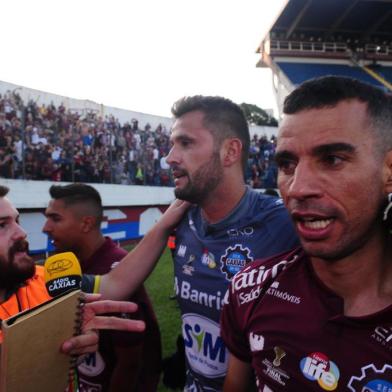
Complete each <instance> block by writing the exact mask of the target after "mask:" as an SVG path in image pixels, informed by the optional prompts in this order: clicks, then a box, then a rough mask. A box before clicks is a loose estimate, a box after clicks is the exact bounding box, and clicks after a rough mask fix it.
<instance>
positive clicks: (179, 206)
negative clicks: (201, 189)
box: [158, 199, 192, 231]
mask: <svg viewBox="0 0 392 392" xmlns="http://www.w3.org/2000/svg"><path fill="white" fill-rule="evenodd" d="M191 205H192V204H191V203H189V202H188V201H185V200H180V199H175V200H174V201H173V203H171V204H170V206H169V208H168V209H167V210H166V211H165V213H164V214H163V215H162V216H161V218H160V220H159V222H158V223H159V224H160V225H161V226H163V227H164V228H165V229H166V230H168V231H171V230H172V229H174V227H175V226H176V225H177V224H178V223H179V222H180V220H181V219H182V217H183V215H184V213H185V211H187V210H188V208H189V207H190V206H191Z"/></svg>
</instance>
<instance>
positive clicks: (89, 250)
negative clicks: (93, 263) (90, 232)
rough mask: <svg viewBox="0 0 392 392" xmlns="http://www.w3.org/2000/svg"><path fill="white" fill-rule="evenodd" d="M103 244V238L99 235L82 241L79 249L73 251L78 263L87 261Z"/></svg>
mask: <svg viewBox="0 0 392 392" xmlns="http://www.w3.org/2000/svg"><path fill="white" fill-rule="evenodd" d="M104 242H105V237H104V236H103V235H102V234H101V233H99V234H98V235H94V236H91V237H90V238H88V239H86V240H85V241H83V243H82V245H81V246H79V249H78V250H77V251H75V253H76V256H77V258H78V259H79V261H80V262H83V261H84V260H88V259H89V258H90V257H91V256H92V255H93V254H94V253H95V252H96V251H97V250H98V249H99V248H100V247H101V246H102V245H103V244H104Z"/></svg>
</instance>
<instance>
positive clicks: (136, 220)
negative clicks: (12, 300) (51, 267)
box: [0, 179, 174, 254]
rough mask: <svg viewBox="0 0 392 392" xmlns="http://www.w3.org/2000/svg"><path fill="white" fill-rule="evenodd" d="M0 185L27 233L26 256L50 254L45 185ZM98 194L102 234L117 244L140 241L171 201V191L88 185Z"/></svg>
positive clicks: (17, 182)
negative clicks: (45, 225) (44, 227)
mask: <svg viewBox="0 0 392 392" xmlns="http://www.w3.org/2000/svg"><path fill="white" fill-rule="evenodd" d="M0 183H1V185H5V186H7V187H9V188H10V193H9V194H8V197H9V199H10V200H11V201H12V202H13V204H14V205H15V207H16V208H18V210H19V212H20V223H21V225H22V227H23V228H24V230H25V231H26V233H27V239H28V241H29V243H30V252H31V253H33V254H37V253H38V254H42V253H46V252H49V251H51V250H53V247H52V245H51V243H50V241H49V239H48V237H47V235H46V234H44V233H42V231H41V230H42V227H43V225H44V223H45V214H44V211H45V208H46V206H47V205H48V203H49V200H50V195H49V192H48V190H49V187H50V186H51V185H52V184H57V185H59V184H66V183H59V182H56V183H53V182H49V181H25V180H6V179H1V181H0ZM90 185H92V186H93V187H94V188H96V189H97V190H98V192H99V193H100V195H101V197H102V203H103V206H104V221H103V222H102V225H101V230H102V232H103V233H104V234H105V235H107V236H109V237H111V238H113V239H114V240H117V241H126V240H136V239H139V238H141V237H142V236H143V235H144V234H145V233H146V232H147V231H148V230H149V229H150V228H151V227H152V226H153V225H154V224H155V222H156V221H157V220H158V219H159V217H160V216H161V215H162V212H163V211H164V210H165V209H166V208H167V206H168V205H169V204H170V203H171V202H172V201H173V199H174V194H173V189H172V188H163V187H150V186H137V185H129V186H127V185H111V184H90Z"/></svg>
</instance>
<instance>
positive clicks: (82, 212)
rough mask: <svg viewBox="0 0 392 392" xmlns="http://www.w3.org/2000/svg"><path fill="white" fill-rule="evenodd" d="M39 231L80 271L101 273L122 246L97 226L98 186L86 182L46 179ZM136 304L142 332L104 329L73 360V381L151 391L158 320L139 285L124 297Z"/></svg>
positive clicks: (158, 367)
mask: <svg viewBox="0 0 392 392" xmlns="http://www.w3.org/2000/svg"><path fill="white" fill-rule="evenodd" d="M49 193H50V196H51V198H52V199H51V200H50V201H49V205H48V207H47V208H46V211H45V215H46V222H45V224H44V227H43V229H42V231H43V232H44V233H46V234H48V235H49V237H50V238H51V239H52V241H53V245H54V246H55V248H56V251H59V252H68V251H71V252H73V253H75V255H76V257H77V258H78V260H79V262H80V265H81V268H82V272H83V273H84V274H86V273H87V274H105V273H108V272H109V271H110V270H111V269H112V268H114V267H115V265H116V264H117V262H118V261H120V260H121V259H122V258H123V257H124V256H125V255H127V253H128V252H127V251H126V250H125V249H122V248H120V247H119V246H118V245H117V244H115V243H114V241H113V240H112V239H111V238H110V237H105V236H104V235H103V234H102V232H101V222H102V220H103V207H102V200H101V196H100V194H99V193H98V191H97V190H96V189H95V188H94V187H92V186H90V185H87V184H80V183H73V184H68V185H52V186H51V187H50V189H49ZM129 300H130V301H132V302H135V303H137V304H138V306H139V309H138V312H137V313H136V314H134V315H133V317H134V318H137V319H141V320H143V321H144V322H145V324H146V329H145V331H144V332H143V333H133V334H132V333H127V334H124V333H122V332H113V331H105V332H104V333H101V336H100V341H99V350H98V351H97V352H96V353H92V354H90V355H89V356H86V357H85V359H84V361H83V362H81V363H79V366H78V369H79V387H80V388H81V389H82V390H84V389H86V388H87V389H88V388H93V387H94V388H96V389H99V390H100V391H102V392H104V391H116V392H120V391H142V392H149V391H155V390H156V388H157V385H158V382H159V375H160V370H161V340H160V332H159V327H158V323H157V320H156V316H155V314H154V311H153V308H152V305H151V302H150V299H149V297H148V295H147V292H146V290H145V288H144V286H143V285H141V286H140V287H139V288H138V290H137V291H136V292H135V293H134V294H133V295H132V297H130V298H129Z"/></svg>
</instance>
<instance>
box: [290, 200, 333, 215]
mask: <svg viewBox="0 0 392 392" xmlns="http://www.w3.org/2000/svg"><path fill="white" fill-rule="evenodd" d="M287 208H288V210H289V211H295V212H297V213H302V214H305V213H312V214H315V213H318V214H322V215H325V216H335V215H337V214H338V211H337V210H336V209H335V208H333V207H331V206H326V205H322V204H320V203H318V202H317V201H315V200H307V199H305V200H289V202H288V204H287Z"/></svg>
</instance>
